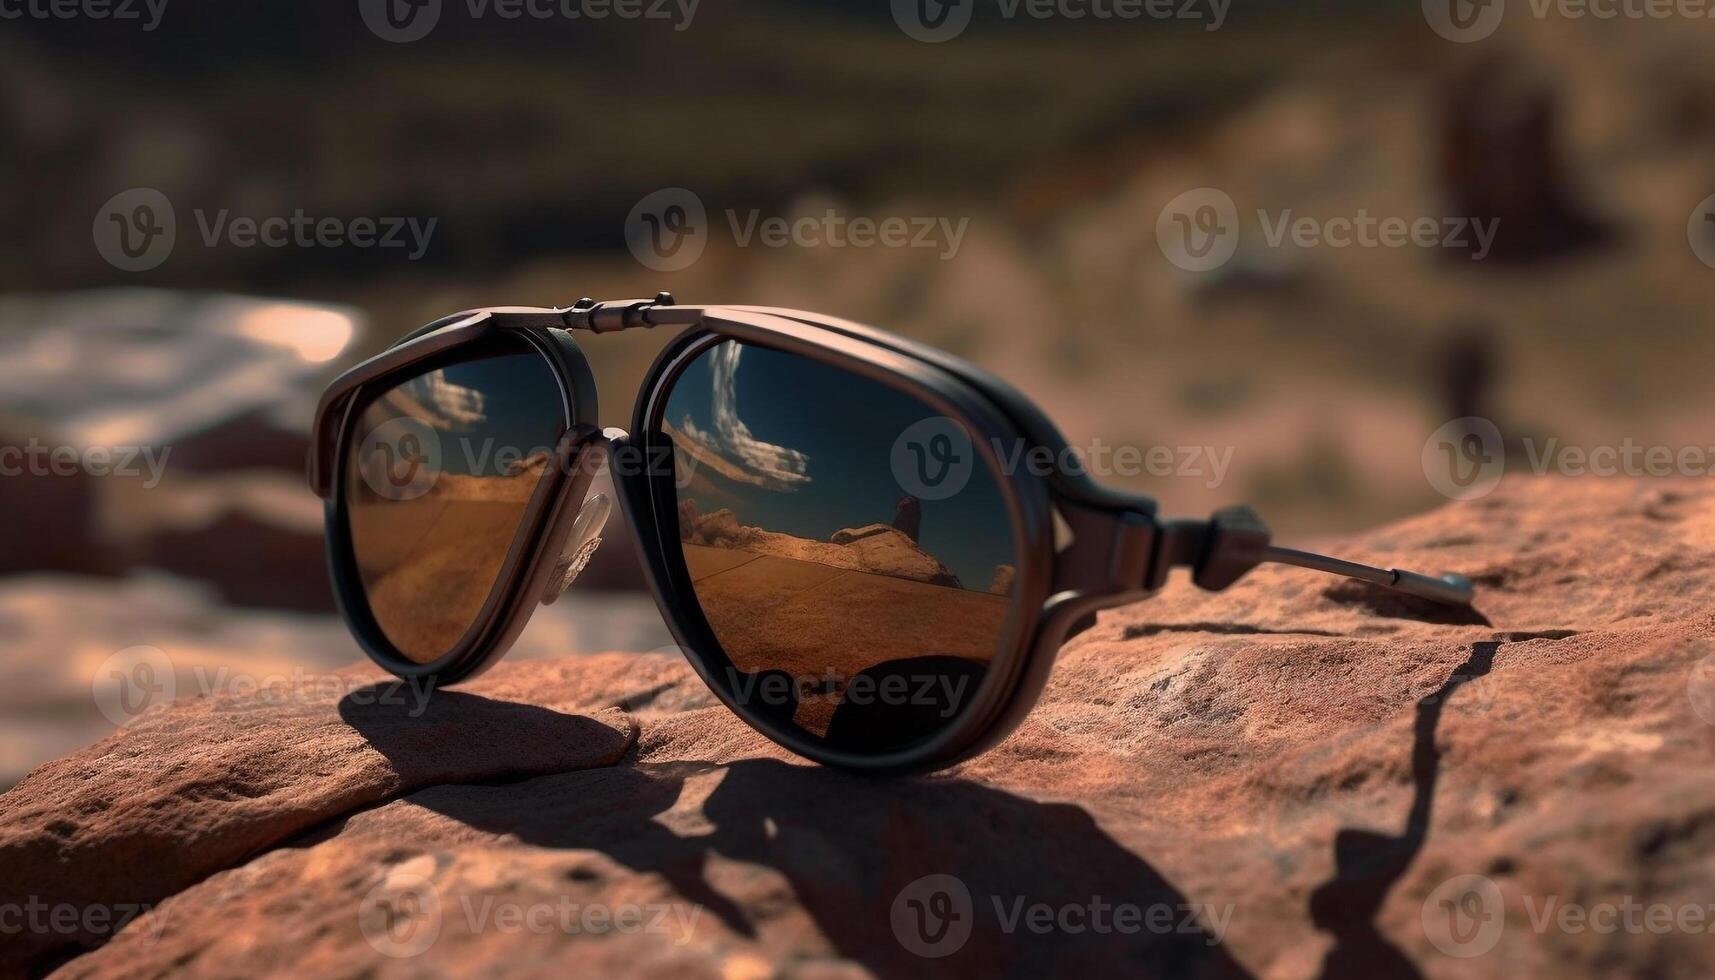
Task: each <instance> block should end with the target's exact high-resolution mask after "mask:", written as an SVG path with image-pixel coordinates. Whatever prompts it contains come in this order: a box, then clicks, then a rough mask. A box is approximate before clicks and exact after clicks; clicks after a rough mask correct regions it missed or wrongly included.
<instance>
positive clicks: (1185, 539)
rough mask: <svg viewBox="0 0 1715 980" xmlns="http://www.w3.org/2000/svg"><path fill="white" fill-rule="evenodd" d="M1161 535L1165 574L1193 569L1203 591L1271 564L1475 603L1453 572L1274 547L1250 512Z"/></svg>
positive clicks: (1177, 524) (1238, 510)
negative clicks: (1365, 562) (1411, 568)
mask: <svg viewBox="0 0 1715 980" xmlns="http://www.w3.org/2000/svg"><path fill="white" fill-rule="evenodd" d="M1162 532H1163V533H1162V544H1161V547H1162V553H1161V558H1162V561H1163V562H1164V564H1163V565H1161V566H1158V567H1161V568H1162V571H1163V572H1165V569H1166V568H1168V567H1173V566H1185V567H1189V568H1190V569H1191V580H1192V581H1193V582H1195V583H1196V584H1197V585H1198V586H1199V587H1201V588H1205V589H1210V590H1215V591H1219V590H1221V589H1225V588H1226V587H1227V586H1229V585H1232V584H1233V583H1234V582H1237V581H1238V580H1239V579H1240V578H1242V577H1243V576H1244V575H1245V573H1246V572H1249V571H1250V570H1251V569H1253V568H1255V567H1256V566H1258V565H1261V564H1264V563H1268V562H1272V563H1274V564H1279V565H1296V566H1298V567H1299V568H1311V569H1315V570H1316V571H1319V572H1331V573H1333V574H1335V575H1344V576H1346V577H1347V578H1355V579H1359V580H1361V581H1364V582H1369V583H1372V584H1374V585H1379V586H1381V587H1383V588H1387V589H1394V590H1396V591H1399V592H1404V593H1406V594H1408V595H1414V596H1418V597H1420V598H1424V599H1428V600H1430V601H1432V602H1440V603H1445V604H1447V605H1450V606H1468V605H1470V604H1471V600H1472V598H1473V589H1472V586H1471V580H1470V579H1469V578H1466V577H1465V576H1463V575H1458V574H1455V573H1453V572H1447V573H1445V574H1443V575H1441V576H1440V577H1439V578H1433V577H1431V576H1428V575H1424V574H1421V573H1419V572H1409V571H1405V570H1404V569H1398V568H1377V567H1376V566H1374V565H1361V564H1359V563H1357V562H1355V561H1346V560H1345V559H1343V558H1331V557H1329V556H1327V555H1318V554H1315V553H1314V552H1309V551H1299V550H1298V549H1296V548H1282V547H1280V546H1278V545H1274V544H1271V543H1270V542H1269V530H1268V527H1267V526H1266V525H1264V524H1263V522H1262V519H1261V518H1259V517H1258V516H1257V515H1256V512H1255V511H1253V510H1251V509H1250V508H1249V507H1228V508H1225V509H1223V510H1218V511H1216V512H1215V513H1214V515H1213V516H1211V517H1210V518H1209V519H1208V520H1206V521H1168V522H1166V523H1165V524H1163V525H1162Z"/></svg>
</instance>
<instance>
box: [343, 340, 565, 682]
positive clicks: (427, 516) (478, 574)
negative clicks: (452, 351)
mask: <svg viewBox="0 0 1715 980" xmlns="http://www.w3.org/2000/svg"><path fill="white" fill-rule="evenodd" d="M565 430H566V409H565V402H564V400H563V399H562V397H561V394H560V387H559V383H558V382H557V380H556V379H555V376H554V373H553V371H552V369H551V368H550V367H549V365H548V362H547V360H546V358H544V357H543V355H542V354H541V353H540V352H538V351H537V350H536V349H535V348H534V347H532V346H531V345H530V342H529V341H528V340H526V339H524V338H523V337H521V336H518V335H516V334H501V335H498V336H497V337H496V338H494V339H493V340H491V341H488V342H485V343H483V344H482V345H480V346H479V347H478V346H473V347H471V348H468V349H466V350H463V351H460V352H459V355H458V360H456V361H453V362H450V363H445V364H441V365H438V366H433V367H431V368H429V369H426V370H424V371H423V372H422V373H420V374H418V375H416V376H415V377H412V378H410V379H409V380H407V381H403V382H401V383H399V384H398V385H396V386H394V387H392V388H390V389H388V390H386V391H383V392H381V393H379V394H377V395H375V396H373V397H371V398H369V399H368V400H367V402H365V403H362V404H360V406H359V408H358V420H357V425H356V428H355V430H354V431H353V432H352V435H351V440H350V442H349V443H348V446H347V450H346V454H347V455H346V459H345V481H344V493H345V511H346V521H347V528H348V530H349V532H350V538H351V548H352V555H351V557H352V559H353V560H354V562H355V563H356V566H357V571H358V575H359V577H360V579H361V580H362V583H363V590H364V594H365V596H366V597H367V599H368V601H369V610H370V613H371V614H372V615H373V616H374V618H375V620H376V622H377V623H378V624H379V625H380V626H381V630H382V632H384V633H385V634H386V636H387V639H388V640H389V641H391V642H392V644H393V646H394V647H395V648H397V649H398V650H399V652H400V653H401V654H403V655H404V656H405V657H407V658H408V659H410V660H412V661H414V662H416V663H429V662H431V661H433V660H435V659H437V658H439V657H441V656H442V655H444V654H446V653H447V652H448V651H450V650H452V649H453V647H454V646H456V645H457V643H458V641H459V639H460V638H461V637H462V636H464V634H465V631H466V630H468V629H469V628H470V627H471V625H472V624H473V623H475V622H476V620H477V616H478V614H479V613H480V612H481V611H482V608H483V605H484V603H485V602H486V600H487V599H488V596H489V594H490V593H491V592H493V591H494V587H495V585H496V583H497V580H498V578H499V574H500V570H501V566H502V564H503V562H504V561H505V559H506V555H507V552H508V550H509V549H510V548H511V546H512V543H513V540H514V539H515V538H517V537H518V532H519V530H520V525H521V523H522V520H523V517H524V514H525V510H526V508H527V506H528V504H529V502H530V498H531V495H532V494H533V493H534V492H535V490H536V487H537V485H538V484H539V483H540V482H541V480H542V477H543V475H544V474H545V473H546V472H547V470H548V468H549V467H550V466H551V465H552V460H553V458H554V455H553V453H554V447H555V446H556V445H557V444H558V442H559V439H560V436H561V435H562V434H563V433H564V432H565Z"/></svg>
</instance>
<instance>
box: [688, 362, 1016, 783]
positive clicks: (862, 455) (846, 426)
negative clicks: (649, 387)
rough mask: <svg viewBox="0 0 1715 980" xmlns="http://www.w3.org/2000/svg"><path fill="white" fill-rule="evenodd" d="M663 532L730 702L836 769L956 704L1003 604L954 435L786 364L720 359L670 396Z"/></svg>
mask: <svg viewBox="0 0 1715 980" xmlns="http://www.w3.org/2000/svg"><path fill="white" fill-rule="evenodd" d="M664 415H665V417H664V418H663V419H662V420H661V423H660V426H661V430H662V431H663V432H664V433H665V434H666V435H667V436H669V437H670V438H671V439H672V440H673V444H674V446H675V449H676V453H675V461H676V465H677V469H678V472H677V481H676V482H677V486H678V488H679V489H678V522H679V531H680V537H681V539H682V546H683V548H684V555H685V564H686V566H687V569H688V571H689V572H690V576H691V580H692V582H693V587H694V591H695V594H696V599H697V602H698V604H699V605H700V606H701V608H702V612H703V615H704V617H705V618H706V619H707V620H708V623H709V625H710V627H711V628H712V629H713V631H714V634H715V636H716V638H717V639H718V640H719V641H720V645H721V647H722V652H723V653H724V656H725V659H726V660H727V661H730V662H724V663H711V664H710V665H709V666H710V668H711V670H712V672H713V673H714V674H715V675H716V678H717V683H720V684H723V685H725V686H726V687H727V691H728V694H729V695H730V696H732V697H733V698H734V700H735V701H737V702H738V703H740V704H742V705H744V706H746V707H747V708H748V709H750V710H752V711H753V712H756V713H758V714H763V715H768V716H770V717H772V718H774V719H776V720H778V721H780V722H782V723H787V724H790V725H791V726H793V727H795V728H796V729H797V730H799V731H800V732H801V733H803V734H805V735H807V736H809V737H812V738H816V739H820V740H823V741H825V742H827V743H828V744H829V745H830V746H831V747H835V748H839V749H842V750H847V751H859V752H884V751H889V750H893V749H897V748H901V747H903V746H906V745H908V744H910V743H912V742H915V741H919V740H921V739H923V738H926V737H929V736H932V735H934V734H936V733H937V732H939V731H940V730H942V729H944V728H945V727H947V726H949V725H951V724H952V723H953V722H954V721H956V720H957V719H958V717H959V715H960V713H961V712H962V711H964V710H966V709H967V708H968V707H969V706H970V704H971V703H972V702H973V700H974V698H975V695H976V692H977V688H978V687H979V685H980V684H981V682H982V679H983V676H984V674H985V672H986V671H987V669H988V665H989V663H990V662H991V661H992V660H993V659H994V657H995V655H996V654H997V652H998V650H999V645H1000V641H1001V631H1002V628H1003V623H1004V620H1005V618H1006V614H1007V611H1008V609H1009V605H1010V602H1011V599H1010V595H1011V591H1012V580H1013V561H1014V552H1015V547H1014V543H1013V532H1012V522H1011V520H1010V519H1009V517H1008V513H1007V508H1006V499H1005V497H1004V496H1003V492H1002V489H1001V486H1000V484H999V482H998V481H997V479H996V478H995V475H994V474H993V472H992V471H991V470H990V468H989V467H988V466H987V465H986V463H985V462H984V461H983V460H982V459H981V458H979V457H978V456H977V454H976V453H975V452H974V449H973V447H972V445H971V442H970V438H969V436H968V435H967V434H966V432H965V430H964V428H963V427H962V426H960V425H959V424H958V423H956V422H954V421H952V420H950V419H947V418H944V417H942V416H940V415H939V414H938V413H937V412H936V411H935V410H934V409H932V408H930V407H929V405H927V404H926V403H924V402H923V401H920V400H919V399H917V398H914V397H912V396H911V395H908V394H905V393H904V392H901V391H899V390H897V389H895V388H892V387H890V386H887V385H884V384H882V383H880V382H877V381H872V380H870V379H868V378H865V377H863V376H861V375H858V374H856V373H853V372H851V371H847V370H844V369H842V368H839V367H835V366H831V365H827V364H823V363H820V362H818V361H815V360H812V359H810V358H807V357H804V356H802V355H797V354H790V353H785V352H782V351H777V350H773V349H771V348H767V347H760V346H756V345H744V344H739V343H738V342H735V341H724V342H722V343H720V344H718V345H715V346H713V347H711V348H709V349H708V350H707V351H705V352H704V353H702V354H701V355H700V356H699V357H697V358H696V359H695V361H694V362H693V363H692V364H691V365H690V366H689V367H688V368H687V369H686V370H685V372H684V373H683V374H682V375H681V376H680V377H679V378H678V379H677V380H676V381H675V382H674V386H673V388H672V390H671V392H670V393H669V395H668V398H667V403H666V410H665V413H664Z"/></svg>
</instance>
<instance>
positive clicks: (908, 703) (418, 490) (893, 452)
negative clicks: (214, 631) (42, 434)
mask: <svg viewBox="0 0 1715 980" xmlns="http://www.w3.org/2000/svg"><path fill="white" fill-rule="evenodd" d="M647 327H682V328H684V330H683V332H681V333H680V334H679V335H678V336H677V337H675V338H674V339H673V341H672V342H671V343H669V344H668V345H667V347H666V349H665V350H663V351H662V353H661V355H660V357H659V358H658V359H657V360H656V361H655V364H654V366H653V367H652V368H651V369H650V372H649V374H648V377H647V379H646V380H645V382H644V385H643V389H642V391H641V393H640V394H639V397H638V399H637V403H636V407H635V410H634V413H633V421H632V427H631V430H630V431H629V432H626V431H623V430H620V429H612V428H610V429H602V428H598V427H597V419H598V412H597V404H596V387H595V381H594V378H593V377H592V375H591V372H590V367H589V364H588V362H587V361H586V360H585V358H584V356H583V354H582V353H581V352H580V350H579V347H578V344H577V342H576V341H575V340H574V339H573V333H574V332H577V331H588V332H591V333H595V334H602V333H608V332H611V331H616V330H631V329H638V328H647ZM604 468H605V469H606V470H607V471H608V473H609V474H610V476H611V479H612V482H613V488H614V494H615V496H617V497H618V498H619V503H620V507H621V510H622V511H623V513H624V514H625V519H626V523H627V524H628V526H629V528H630V531H631V534H632V536H633V539H634V541H635V542H636V544H637V547H638V551H639V553H640V555H641V556H642V559H643V566H644V569H645V572H646V574H647V577H648V579H649V583H650V586H651V588H652V590H653V592H654V594H655V599H656V603H657V604H658V605H659V606H660V609H661V613H662V616H663V617H664V618H665V619H666V621H667V624H668V626H669V627H670V628H671V630H672V632H673V635H674V636H675V638H676V639H677V641H678V643H679V645H680V647H682V648H683V649H684V651H685V653H686V656H687V658H688V659H689V660H690V663H691V665H692V666H693V667H694V668H695V670H696V671H697V673H698V674H699V675H700V676H701V677H702V679H703V680H704V681H705V682H706V683H707V684H708V686H709V687H710V688H711V689H712V690H713V691H714V693H715V694H716V695H717V696H718V697H719V698H720V699H721V700H722V701H723V702H725V703H726V704H727V705H728V706H729V707H730V708H731V709H732V710H733V711H735V712H737V713H738V715H739V716H740V717H741V718H743V719H744V720H745V721H746V722H747V723H749V724H750V725H752V726H753V727H755V728H756V729H758V730H759V731H761V732H762V733H763V734H764V735H767V736H768V737H769V738H771V739H773V740H774V741H776V742H778V743H780V744H781V745H784V746H785V747H787V748H788V749H790V750H792V751H794V752H797V753H799V754H801V755H803V756H806V757H808V758H811V759H814V760H816V761H818V762H822V763H825V764H830V765H837V766H843V767H849V768H854V769H863V770H870V771H882V772H904V771H923V770H930V769H936V768H940V767H943V766H947V765H950V764H952V763H954V762H957V761H959V760H961V759H964V758H968V757H970V756H972V755H975V754H977V753H979V752H982V751H984V750H985V749H987V748H989V747H991V746H993V745H994V744H996V743H997V742H998V741H1000V739H1002V738H1003V737H1005V736H1006V735H1007V734H1008V733H1009V732H1010V731H1012V730H1013V729H1014V728H1015V727H1016V726H1017V725H1018V724H1019V723H1020V722H1021V721H1022V720H1023V718H1024V717H1025V716H1026V715H1027V714H1028V713H1029V712H1030V710H1031V708H1032V707H1033V706H1034V704H1035V702H1036V699H1037V697H1038V696H1039V695H1040V693H1041V691H1042V688H1043V686H1044V684H1045V682H1046V680H1047V677H1048V672H1049V669H1050V667H1051V665H1052V664H1053V662H1054V658H1055V655H1056V652H1057V651H1058V649H1059V648H1060V646H1061V645H1062V644H1063V643H1064V642H1065V641H1066V640H1067V639H1069V638H1070V637H1072V636H1074V635H1076V634H1077V633H1078V632H1080V631H1081V630H1083V629H1085V628H1087V627H1089V626H1091V625H1093V624H1094V622H1095V613H1096V611H1097V610H1099V609H1102V608H1104V607H1108V606H1114V605H1119V604H1122V603H1126V602H1130V601H1133V600H1135V599H1138V598H1140V597H1142V596H1144V595H1147V594H1149V593H1151V592H1154V591H1156V590H1158V589H1160V588H1161V587H1162V585H1163V583H1164V582H1165V580H1166V578H1167V574H1168V572H1169V570H1171V569H1173V568H1175V567H1185V568H1188V569H1189V570H1190V573H1191V578H1192V581H1193V582H1195V583H1196V584H1197V585H1198V586H1200V587H1202V588H1204V589H1211V590H1219V589H1224V588H1226V587H1228V586H1230V585H1232V584H1233V583H1234V582H1236V581H1238V580H1239V579H1240V578H1241V577H1242V576H1243V575H1244V574H1245V573H1246V572H1248V571H1249V570H1251V569H1252V568H1254V567H1256V566H1257V565H1259V564H1262V563H1264V562H1274V563H1283V564H1288V565H1296V566H1300V567H1303V568H1310V569H1315V570H1318V571H1323V572H1331V573H1334V574H1337V575H1344V576H1348V577H1351V578H1355V579H1361V580H1363V581H1366V582H1370V583H1374V584H1375V585H1378V586H1382V587H1385V588H1388V589H1394V590H1398V591H1400V592H1403V593H1408V594H1411V595H1414V596H1418V597H1421V598H1424V599H1428V600H1431V601H1434V602H1438V603H1446V604H1452V605H1467V604H1469V603H1470V601H1471V596H1472V588H1471V583H1470V581H1469V580H1468V579H1466V578H1464V577H1463V576H1459V575H1452V574H1448V575H1443V576H1441V577H1439V578H1433V577H1430V576H1426V575H1420V574H1417V573H1414V572H1408V571H1401V570H1398V569H1385V568H1377V567H1371V566H1368V565H1361V564H1357V563H1355V562H1350V561H1344V560H1341V559H1337V558H1330V557H1326V556H1323V555H1318V554H1312V553H1310V552H1305V551H1297V550H1294V549H1289V548H1282V547H1277V546H1274V545H1272V544H1270V542H1269V531H1268V529H1267V527H1265V526H1264V525H1263V523H1262V521H1261V520H1259V519H1258V518H1257V516H1256V514H1255V513H1254V512H1252V511H1251V510H1249V509H1248V508H1242V507H1236V508H1228V509H1224V510H1221V511H1218V512H1216V513H1215V514H1214V515H1213V516H1212V517H1210V518H1209V519H1208V520H1164V519H1162V518H1160V517H1158V516H1157V514H1156V507H1155V502H1154V501H1153V500H1151V499H1150V498H1148V497H1144V496H1138V495H1134V494H1130V493H1124V492H1120V491H1118V490H1115V489H1111V488H1106V487H1103V486H1101V485H1099V484H1098V483H1096V482H1095V481H1094V480H1093V479H1092V478H1091V477H1090V475H1089V474H1088V473H1087V472H1086V468H1085V467H1083V466H1081V465H1078V464H1077V462H1076V459H1075V457H1074V456H1073V454H1072V452H1071V449H1070V447H1069V446H1068V444H1067V442H1066V440H1065V439H1064V437H1062V436H1061V435H1060V433H1059V432H1058V431H1056V430H1055V428H1054V426H1053V424H1052V423H1051V422H1049V420H1048V419H1047V418H1046V417H1045V416H1043V414H1042V413H1041V412H1040V411H1038V410H1037V408H1036V407H1035V406H1034V405H1032V404H1031V403H1030V402H1029V401H1028V400H1026V399H1025V398H1024V397H1023V396H1022V395H1020V394H1019V393H1018V392H1017V391H1015V390H1013V389H1012V388H1011V387H1009V386H1008V385H1007V384H1006V383H1005V382H1002V381H1000V380H999V379H997V378H995V377H993V376H991V375H989V374H987V373H985V372H983V371H982V370H980V369H978V368H976V367H974V366H972V365H970V364H967V363H965V362H963V361H961V360H958V359H957V358H954V357H952V356H950V355H948V354H945V353H943V352H941V351H938V350H935V349H933V348H930V347H926V346H923V345H921V344H917V343H913V342H911V341H908V340H905V339H903V338H900V337H896V336H893V335H891V334H888V333H885V332H883V331H880V330H876V329H873V328H870V327H865V326H861V325H859V324H855V323H850V322H847V321H844V320H838V319H833V318H830V317H823V316H817V315H813V314H809V313H802V312H798V311H795V310H782V309H772V308H764V307H749V306H710V307H700V306H680V305H678V304H677V303H676V302H675V301H674V300H673V297H672V296H671V295H669V294H667V293H662V294H660V295H658V296H656V297H654V298H653V299H637V300H620V301H613V302H595V301H593V300H588V299H585V300H580V301H578V302H577V303H576V304H574V305H573V306H571V307H570V308H567V309H535V308H521V307H497V308H492V309H482V310H474V311H469V312H465V313H459V314H456V315H454V316H450V317H446V318H444V319H441V320H437V321H435V322H433V323H430V324H428V325H426V326H424V327H422V328H420V329H418V330H416V331H414V332H412V333H411V334H408V335H407V336H405V337H404V338H403V339H401V340H400V341H398V342H397V343H396V344H394V346H393V347H391V348H390V349H388V350H387V351H385V352H383V353H382V354H380V355H378V356H376V357H374V358H372V359H370V360H369V361H366V362H364V363H363V364H361V365H359V366H357V367H355V368H353V369H352V370H350V371H348V372H346V373H345V374H344V375H342V376H341V377H340V378H339V379H338V380H336V381H335V382H334V383H333V384H332V386H330V387H329V388H328V390H327V392H326V393H325V394H324V395H323V396H322V399H321V403H320V405H319V407H318V409H317V412H316V420H315V432H314V437H313V448H312V450H311V453H310V461H309V481H310V485H311V487H312V488H313V489H314V490H315V492H316V493H317V495H319V496H321V497H322V498H324V500H325V501H326V517H327V547H328V559H329V566H330V569H331V573H332V578H333V583H334V590H335V592H336V595H337V598H338V600H339V605H340V608H341V610H342V612H343V614H344V616H345V618H346V620H347V622H348V623H349V624H350V627H351V630H352V632H353V634H355V636H356V638H357V640H358V642H359V643H360V644H361V645H362V646H363V648H364V650H365V651H366V652H367V653H368V654H369V656H370V657H371V658H372V659H373V660H374V661H375V662H376V663H377V664H379V665H381V666H382V667H384V668H386V669H387V670H389V671H391V672H392V673H394V674H396V675H398V676H400V677H404V678H409V679H414V680H426V681H429V682H431V683H435V684H452V683H456V682H458V681H461V680H463V679H465V678H468V677H471V676H473V675H475V674H476V673H478V672H479V671H481V670H483V669H484V668H486V667H488V666H489V665H490V664H492V663H494V662H495V661H496V660H498V659H499V658H500V657H501V656H502V655H504V653H505V652H506V649H507V648H508V647H509V646H510V645H511V643H512V642H513V640H515V639H516V638H517V636H518V634H519V632H520V631H521V630H522V629H523V628H524V624H525V622H526V620H527V619H528V618H529V615H530V611H531V610H532V609H533V608H534V607H535V606H536V605H537V604H538V603H548V602H552V601H553V600H554V599H555V598H556V597H557V596H559V595H560V593H561V592H562V591H563V590H564V589H565V588H566V587H567V586H568V585H570V584H571V582H572V580H573V579H574V578H575V577H576V576H577V573H578V571H579V570H580V569H581V568H582V567H583V565H584V563H585V562H587V561H588V560H589V557H590V555H591V554H592V553H593V552H594V550H595V548H596V547H597V546H598V545H599V544H600V541H601V538H600V534H601V532H602V528H603V525H604V523H605V521H606V518H607V514H608V511H609V509H610V504H609V501H608V500H607V498H606V496H605V495H603V494H600V493H592V491H591V487H592V484H593V483H594V481H595V479H596V477H597V475H598V473H599V472H600V471H601V470H602V469H604Z"/></svg>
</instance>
